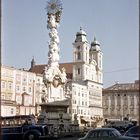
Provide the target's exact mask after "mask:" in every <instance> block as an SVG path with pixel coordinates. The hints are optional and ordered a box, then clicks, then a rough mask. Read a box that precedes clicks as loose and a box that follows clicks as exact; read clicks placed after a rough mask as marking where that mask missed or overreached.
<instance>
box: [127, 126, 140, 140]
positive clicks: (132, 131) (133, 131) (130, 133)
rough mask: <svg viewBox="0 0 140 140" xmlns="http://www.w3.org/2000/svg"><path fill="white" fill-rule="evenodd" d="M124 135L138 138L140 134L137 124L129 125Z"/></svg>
mask: <svg viewBox="0 0 140 140" xmlns="http://www.w3.org/2000/svg"><path fill="white" fill-rule="evenodd" d="M124 136H129V137H136V138H139V136H140V134H139V126H133V127H131V128H130V129H129V130H128V131H126V133H125V134H124Z"/></svg>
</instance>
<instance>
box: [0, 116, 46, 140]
mask: <svg viewBox="0 0 140 140" xmlns="http://www.w3.org/2000/svg"><path fill="white" fill-rule="evenodd" d="M47 137H48V127H47V126H46V125H37V124H36V123H35V120H34V117H33V116H32V115H19V116H8V117H1V137H0V138H1V139H2V140H40V139H45V138H47Z"/></svg>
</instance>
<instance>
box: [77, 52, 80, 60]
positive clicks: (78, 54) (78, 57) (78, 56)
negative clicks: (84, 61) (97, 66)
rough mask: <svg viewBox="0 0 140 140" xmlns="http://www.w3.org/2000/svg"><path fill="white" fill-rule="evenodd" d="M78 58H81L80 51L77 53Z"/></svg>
mask: <svg viewBox="0 0 140 140" xmlns="http://www.w3.org/2000/svg"><path fill="white" fill-rule="evenodd" d="M77 59H78V60H80V59H81V53H80V52H78V53H77Z"/></svg>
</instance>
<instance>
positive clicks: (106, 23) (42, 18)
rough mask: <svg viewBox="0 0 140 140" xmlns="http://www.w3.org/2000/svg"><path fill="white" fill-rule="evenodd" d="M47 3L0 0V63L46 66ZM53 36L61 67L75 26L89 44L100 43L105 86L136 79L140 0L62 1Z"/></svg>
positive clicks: (70, 52) (67, 56)
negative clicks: (55, 33) (55, 35)
mask: <svg viewBox="0 0 140 140" xmlns="http://www.w3.org/2000/svg"><path fill="white" fill-rule="evenodd" d="M46 4H47V0H2V14H1V15H2V17H1V21H2V26H1V28H2V30H1V35H2V39H1V42H2V43H1V45H2V56H1V59H2V64H3V65H6V66H10V67H15V68H17V69H19V68H25V69H29V68H30V62H31V60H32V58H33V57H34V59H35V61H36V64H47V63H48V56H47V54H48V41H49V35H48V33H49V30H48V29H47V12H46V10H45V7H46ZM62 5H63V11H62V15H61V21H60V26H59V28H58V34H59V38H60V46H59V47H60V63H67V62H72V61H73V45H72V43H73V42H74V40H75V36H76V33H77V32H78V31H79V30H80V26H81V27H82V29H83V30H84V31H85V32H86V34H87V40H88V42H89V43H91V42H92V41H93V39H94V36H95V37H96V39H97V40H98V41H99V42H100V45H101V46H100V47H101V50H102V52H103V85H104V88H106V87H109V86H112V85H113V84H115V83H116V82H119V83H132V82H134V81H135V80H138V79H139V78H138V71H139V70H138V67H139V61H138V58H139V1H138V0H62Z"/></svg>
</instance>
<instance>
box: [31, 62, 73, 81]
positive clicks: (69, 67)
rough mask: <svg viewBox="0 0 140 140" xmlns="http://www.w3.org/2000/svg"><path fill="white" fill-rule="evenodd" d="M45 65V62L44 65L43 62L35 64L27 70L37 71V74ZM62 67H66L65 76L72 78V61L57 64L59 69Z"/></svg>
mask: <svg viewBox="0 0 140 140" xmlns="http://www.w3.org/2000/svg"><path fill="white" fill-rule="evenodd" d="M45 66H47V64H46V65H45V64H44V65H35V66H34V67H33V68H30V69H29V71H30V72H34V73H37V74H43V72H44V69H45ZM63 67H64V68H65V69H66V73H67V78H70V79H72V73H73V63H72V62H69V63H60V64H59V68H60V70H61V69H62V68H63Z"/></svg>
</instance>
